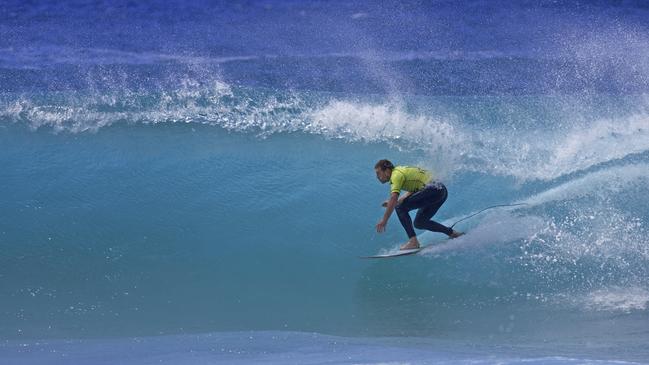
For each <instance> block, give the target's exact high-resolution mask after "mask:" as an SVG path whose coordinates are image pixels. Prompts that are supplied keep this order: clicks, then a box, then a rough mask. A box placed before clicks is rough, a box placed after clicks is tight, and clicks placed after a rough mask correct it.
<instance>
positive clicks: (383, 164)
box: [374, 160, 394, 184]
mask: <svg viewBox="0 0 649 365" xmlns="http://www.w3.org/2000/svg"><path fill="white" fill-rule="evenodd" d="M393 169H394V165H393V164H392V162H390V161H389V160H380V161H379V162H377V163H376V165H374V171H375V172H376V178H377V179H379V181H380V182H381V183H383V184H385V183H386V182H388V181H390V176H392V170H393Z"/></svg>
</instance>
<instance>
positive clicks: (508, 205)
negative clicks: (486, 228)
mask: <svg viewBox="0 0 649 365" xmlns="http://www.w3.org/2000/svg"><path fill="white" fill-rule="evenodd" d="M519 205H527V203H518V204H498V205H492V206H490V207H486V208H484V209H482V210H480V211H478V212H476V213H473V214H471V215H469V216H466V217H464V218H462V219H460V220H459V221H457V222H455V223H453V224H452V225H451V227H450V228H451V229H453V227H454V226H455V225H456V224H458V223H460V222H462V221H465V220H467V219H469V218H471V217H475V216H476V215H478V214H480V213H482V212H484V211H485V210H489V209H493V208H501V207H515V206H519Z"/></svg>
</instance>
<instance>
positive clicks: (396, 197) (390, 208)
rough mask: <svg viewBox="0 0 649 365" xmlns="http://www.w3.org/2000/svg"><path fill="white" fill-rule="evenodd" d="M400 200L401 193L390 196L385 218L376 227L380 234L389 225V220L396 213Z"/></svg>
mask: <svg viewBox="0 0 649 365" xmlns="http://www.w3.org/2000/svg"><path fill="white" fill-rule="evenodd" d="M398 200H399V193H392V194H390V199H389V200H388V202H387V206H386V207H385V213H384V214H383V218H381V220H380V221H379V223H378V224H377V225H376V231H377V232H379V233H380V232H383V231H385V225H386V224H388V219H390V216H391V215H392V212H394V207H395V206H396V205H397V202H398Z"/></svg>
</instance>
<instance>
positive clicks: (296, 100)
mask: <svg viewBox="0 0 649 365" xmlns="http://www.w3.org/2000/svg"><path fill="white" fill-rule="evenodd" d="M196 68H197V69H198V71H196V70H189V71H188V75H186V76H180V77H178V75H174V76H173V77H172V80H173V81H172V82H170V85H166V86H160V87H159V88H158V89H154V90H151V91H141V90H133V89H129V87H128V85H124V84H125V81H124V80H125V79H127V77H126V76H124V75H113V76H112V78H108V79H107V80H104V81H102V83H104V84H105V85H104V87H106V86H107V87H108V90H107V91H106V90H104V88H101V87H96V86H95V85H94V84H93V82H94V81H89V84H90V86H91V88H90V92H87V93H82V92H72V93H67V94H61V95H54V97H53V98H52V99H53V100H51V99H43V98H40V97H38V96H32V97H29V96H26V95H22V96H13V97H7V96H5V97H3V99H2V100H0V117H2V118H3V119H5V120H9V121H13V122H21V123H25V124H27V125H29V126H30V127H31V128H33V129H38V128H44V127H45V128H52V129H53V130H55V131H59V132H60V131H66V132H72V133H78V132H84V131H97V130H98V129H100V128H102V127H105V126H109V125H112V124H115V123H120V122H121V123H143V124H155V123H164V122H184V123H203V124H210V125H214V126H219V127H222V128H225V129H228V130H233V131H240V132H253V133H257V134H259V135H262V136H267V135H270V134H274V133H282V132H305V133H311V134H318V135H323V136H325V137H327V138H340V139H344V140H347V141H350V142H364V143H387V144H390V145H391V146H394V147H397V148H403V149H407V150H410V151H414V152H419V153H420V154H421V156H422V157H421V159H420V161H421V163H423V164H424V165H426V166H427V167H429V168H432V169H433V170H434V171H435V173H436V175H437V176H438V177H441V178H445V177H449V176H451V175H453V174H455V173H457V172H458V171H474V172H479V173H484V174H490V175H499V176H511V177H514V178H516V179H518V180H519V181H523V182H524V181H532V180H544V181H552V180H554V179H557V178H560V177H562V176H566V175H569V174H573V173H576V172H580V171H585V170H588V169H590V168H592V167H594V166H597V165H600V164H604V163H607V162H611V161H615V160H621V159H624V158H625V157H627V156H630V155H634V154H641V153H644V152H646V151H649V113H647V112H646V111H642V109H639V110H638V111H636V112H635V113H634V114H633V113H632V114H629V115H623V116H620V117H619V118H616V119H612V118H608V119H607V118H604V119H599V120H592V121H587V120H580V121H579V122H575V123H573V124H566V126H561V125H558V126H557V125H551V128H544V127H542V126H541V127H539V128H532V129H529V128H524V129H516V128H510V127H508V126H507V125H505V124H503V125H498V124H495V125H490V126H488V127H484V126H483V127H480V128H477V127H475V126H472V125H470V124H467V123H465V122H463V121H462V120H461V119H460V118H459V117H457V116H454V115H453V113H452V112H448V113H446V114H444V115H431V114H430V113H429V112H424V111H421V110H418V109H416V108H414V109H413V107H412V106H409V105H408V104H407V103H405V102H404V101H400V100H398V99H395V100H390V101H384V102H380V101H379V102H368V101H353V100H346V99H341V98H337V97H331V96H327V95H321V96H312V95H309V94H299V93H295V92H285V93H273V92H258V91H256V90H249V89H242V88H233V87H232V86H231V85H229V84H227V83H225V82H223V81H221V80H220V79H219V77H218V75H214V74H213V73H212V72H210V71H209V70H201V67H200V66H196ZM378 71H380V70H378ZM378 71H377V72H378ZM102 77H103V78H106V76H105V75H104V76H102V75H89V77H88V78H89V79H90V80H97V79H102ZM504 102H505V103H507V102H506V101H504ZM523 124H525V123H523ZM611 175H612V174H611ZM573 184H577V182H575V183H573Z"/></svg>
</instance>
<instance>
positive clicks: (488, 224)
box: [421, 212, 546, 256]
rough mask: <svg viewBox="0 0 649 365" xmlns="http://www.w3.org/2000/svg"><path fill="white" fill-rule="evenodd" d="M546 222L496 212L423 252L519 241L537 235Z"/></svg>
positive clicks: (476, 247) (431, 254)
mask: <svg viewBox="0 0 649 365" xmlns="http://www.w3.org/2000/svg"><path fill="white" fill-rule="evenodd" d="M545 224H546V223H545V221H544V220H543V219H542V218H540V217H536V216H521V217H518V216H514V215H511V214H509V213H507V212H496V213H492V214H490V215H488V216H487V217H485V218H484V219H483V220H482V221H480V223H479V224H478V225H477V226H476V227H474V228H472V229H471V230H470V231H468V232H467V233H466V234H464V235H463V236H460V237H458V238H455V239H452V240H448V241H445V242H444V243H441V244H437V245H434V246H432V247H430V248H426V249H424V250H422V251H421V254H422V255H426V256H436V255H439V254H442V253H448V252H453V251H462V250H466V249H472V250H475V249H478V248H482V247H487V246H492V245H498V244H506V243H510V242H514V241H519V240H522V239H526V238H529V237H531V236H533V235H535V234H536V233H537V232H539V231H540V230H541V229H542V228H543V227H544V226H545ZM422 236H423V235H422ZM426 236H428V234H426ZM424 237H425V236H424Z"/></svg>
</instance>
